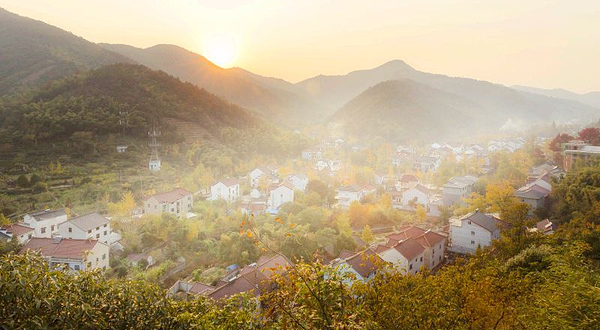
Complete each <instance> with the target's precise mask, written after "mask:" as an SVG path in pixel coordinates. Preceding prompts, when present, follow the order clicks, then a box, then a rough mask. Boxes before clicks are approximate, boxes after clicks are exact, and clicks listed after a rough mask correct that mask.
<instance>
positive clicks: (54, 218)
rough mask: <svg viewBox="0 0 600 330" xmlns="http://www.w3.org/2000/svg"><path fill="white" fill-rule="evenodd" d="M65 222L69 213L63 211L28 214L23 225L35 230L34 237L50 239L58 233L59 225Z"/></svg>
mask: <svg viewBox="0 0 600 330" xmlns="http://www.w3.org/2000/svg"><path fill="white" fill-rule="evenodd" d="M65 221H67V213H66V212H65V210H63V209H60V210H44V211H40V212H34V213H27V214H25V216H24V217H23V223H25V225H26V226H28V227H31V228H33V237H40V238H50V237H52V235H53V234H56V233H58V225H59V224H61V223H63V222H65Z"/></svg>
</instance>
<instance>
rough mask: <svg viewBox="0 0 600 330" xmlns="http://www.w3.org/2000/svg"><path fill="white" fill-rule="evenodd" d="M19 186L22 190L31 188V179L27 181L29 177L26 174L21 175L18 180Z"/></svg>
mask: <svg viewBox="0 0 600 330" xmlns="http://www.w3.org/2000/svg"><path fill="white" fill-rule="evenodd" d="M17 185H18V186H19V187H21V188H27V187H29V179H27V176H25V174H21V175H19V177H18V178H17Z"/></svg>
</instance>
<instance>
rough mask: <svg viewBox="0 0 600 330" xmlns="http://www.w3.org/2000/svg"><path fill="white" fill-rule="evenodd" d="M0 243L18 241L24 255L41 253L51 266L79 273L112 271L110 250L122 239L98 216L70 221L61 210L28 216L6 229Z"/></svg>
mask: <svg viewBox="0 0 600 330" xmlns="http://www.w3.org/2000/svg"><path fill="white" fill-rule="evenodd" d="M0 239H1V240H4V241H12V240H16V241H17V242H18V243H19V244H21V245H22V249H21V253H25V252H26V251H37V252H40V253H41V256H42V257H43V258H44V259H46V260H47V261H48V262H49V263H50V265H51V266H55V267H59V268H61V267H65V268H68V269H70V270H75V271H78V270H91V269H106V268H108V266H109V252H110V248H111V247H115V248H118V246H119V244H120V243H119V241H120V239H121V237H120V236H119V234H117V233H113V232H112V231H111V228H110V221H109V220H108V219H107V218H105V217H103V216H102V215H100V214H98V213H95V212H94V213H89V214H85V215H82V216H78V217H74V218H71V219H68V216H67V213H66V212H65V210H64V209H59V210H44V211H40V212H34V213H28V214H25V216H24V217H23V221H22V222H20V223H15V224H11V225H6V226H3V227H2V228H1V229H0Z"/></svg>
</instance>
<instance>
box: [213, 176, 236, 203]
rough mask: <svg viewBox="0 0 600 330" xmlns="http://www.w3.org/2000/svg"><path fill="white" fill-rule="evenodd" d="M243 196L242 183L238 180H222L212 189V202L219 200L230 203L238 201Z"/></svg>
mask: <svg viewBox="0 0 600 330" xmlns="http://www.w3.org/2000/svg"><path fill="white" fill-rule="evenodd" d="M240 196H241V190H240V183H239V181H238V180H236V179H225V180H221V181H219V182H217V183H215V184H213V185H212V186H211V187H210V200H212V201H216V200H219V199H222V200H225V201H227V202H229V203H233V202H235V201H237V200H238V199H239V198H240Z"/></svg>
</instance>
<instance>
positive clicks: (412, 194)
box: [402, 189, 429, 209]
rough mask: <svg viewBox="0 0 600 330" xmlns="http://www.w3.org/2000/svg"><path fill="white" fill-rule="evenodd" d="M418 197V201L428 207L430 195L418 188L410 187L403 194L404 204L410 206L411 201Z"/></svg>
mask: <svg viewBox="0 0 600 330" xmlns="http://www.w3.org/2000/svg"><path fill="white" fill-rule="evenodd" d="M415 198H416V203H418V204H421V205H423V206H425V208H426V209H427V205H428V204H429V197H428V196H427V194H424V193H423V192H421V191H419V190H417V189H409V190H407V191H405V192H404V193H403V194H402V205H405V206H408V204H409V202H410V201H412V200H414V199H415Z"/></svg>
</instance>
